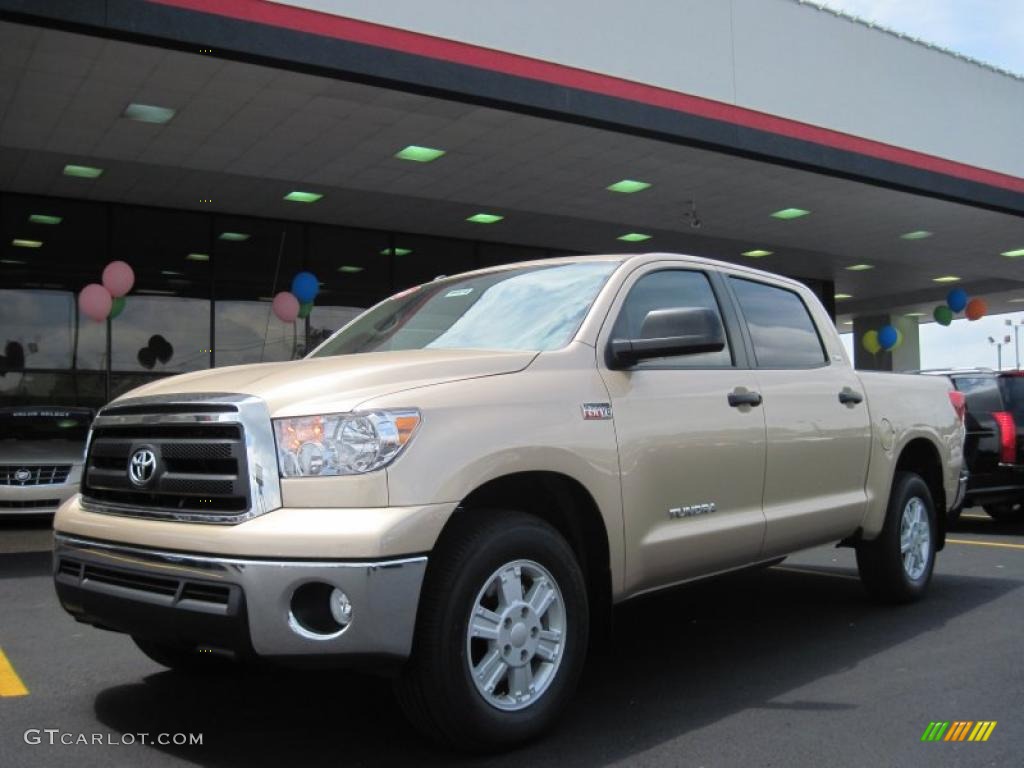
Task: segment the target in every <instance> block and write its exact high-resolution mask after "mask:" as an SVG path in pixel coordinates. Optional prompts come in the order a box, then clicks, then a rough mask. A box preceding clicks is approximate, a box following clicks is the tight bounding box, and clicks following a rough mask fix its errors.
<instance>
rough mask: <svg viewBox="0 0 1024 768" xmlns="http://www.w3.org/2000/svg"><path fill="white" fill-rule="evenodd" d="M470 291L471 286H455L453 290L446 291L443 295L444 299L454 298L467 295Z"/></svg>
mask: <svg viewBox="0 0 1024 768" xmlns="http://www.w3.org/2000/svg"><path fill="white" fill-rule="evenodd" d="M472 292H473V289H472V288H456V289H455V290H453V291H448V293H446V294H445V295H444V297H445V298H446V299H454V298H455V297H456V296H468V295H469V294H471V293H472Z"/></svg>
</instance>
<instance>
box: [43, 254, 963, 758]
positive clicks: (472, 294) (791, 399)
mask: <svg viewBox="0 0 1024 768" xmlns="http://www.w3.org/2000/svg"><path fill="white" fill-rule="evenodd" d="M951 390H952V387H951V385H950V383H949V381H948V380H946V379H941V378H935V377H923V376H909V375H906V376H905V375H898V374H882V373H858V372H855V371H854V370H853V368H852V367H851V364H850V360H849V358H848V357H847V355H846V353H845V352H844V349H843V345H842V343H841V341H840V338H839V336H838V335H837V333H836V331H835V328H834V327H833V324H832V322H831V320H830V318H829V316H828V314H827V312H826V310H825V309H824V308H823V306H822V305H821V303H820V302H819V301H818V299H817V298H816V297H815V296H814V294H813V293H812V292H811V291H810V290H809V289H808V288H807V287H806V286H804V285H803V284H801V283H799V282H796V281H794V280H789V279H786V278H783V277H779V276H777V275H772V274H768V273H765V272H761V271H757V270H753V269H747V268H743V267H740V266H735V265H731V264H726V263H720V262H715V261H710V260H706V259H701V258H697V257H691V256H681V255H672V254H661V253H654V254H646V255H631V256H590V257H580V258H568V259H551V260H545V261H535V262H524V263H517V264H512V265H506V266H503V267H497V268H493V269H484V270H480V271H476V272H470V273H467V274H463V275H459V276H456V277H449V278H442V279H437V280H435V281H433V282H430V283H427V284H424V285H420V286H417V287H415V288H412V289H409V290H406V291H403V292H401V293H399V294H397V295H395V296H393V297H391V298H389V299H387V300H385V301H383V302H381V303H379V304H377V305H376V306H374V307H372V308H371V309H369V310H367V311H366V312H364V313H363V314H361V315H360V316H359V317H357V318H356V319H355V320H353V321H352V322H351V323H349V324H348V325H346V326H345V327H344V328H342V329H341V330H340V331H338V332H337V333H335V334H334V335H333V336H331V337H330V338H329V339H328V340H327V341H325V342H324V343H323V344H322V345H320V346H319V347H318V348H316V349H315V350H314V351H313V352H312V353H311V354H309V356H308V357H306V358H305V359H303V360H297V361H292V362H281V363H264V364H256V365H243V366H235V367H229V368H218V369H211V370H206V371H200V372H195V373H189V374H185V375H181V376H175V377H173V378H167V379H163V380H160V381H157V382H153V383H150V384H147V385H145V386H143V387H141V388H139V389H136V390H135V391H133V392H131V393H129V394H127V395H125V396H124V397H121V398H119V399H117V400H115V401H113V402H112V403H110V404H109V405H107V406H106V407H105V408H103V409H102V411H101V412H100V413H99V415H98V417H97V418H96V420H95V422H94V424H93V426H92V431H91V435H90V437H89V444H88V452H87V461H86V469H85V474H84V477H83V480H82V485H81V492H80V494H79V495H76V496H75V497H73V498H72V499H70V500H68V501H67V502H66V503H64V504H63V505H62V506H61V508H60V510H59V512H58V514H57V516H56V519H55V529H56V533H55V556H54V578H55V583H56V590H57V593H58V595H59V598H60V602H61V604H62V605H63V607H64V609H65V610H66V611H67V612H68V613H70V614H71V615H72V616H73V617H74V618H75V619H77V620H78V621H81V622H85V623H87V624H92V625H95V626H97V627H101V628H103V629H108V630H114V631H117V632H123V633H127V634H129V635H131V637H132V638H133V639H134V641H135V643H136V645H137V646H138V647H139V648H140V649H141V651H142V652H143V653H145V654H146V655H148V656H149V657H151V658H152V659H154V660H155V661H157V662H159V663H160V664H162V665H165V666H167V667H169V668H171V669H173V670H179V671H184V672H194V671H196V670H199V671H202V670H204V669H209V670H210V671H211V672H212V671H213V669H214V667H217V668H220V667H221V666H222V665H228V666H233V665H245V664H251V663H256V662H259V661H272V662H278V663H296V662H305V663H306V664H309V663H314V664H322V665H336V664H339V663H340V664H349V665H358V666H363V667H373V668H374V669H382V670H387V671H388V672H389V673H390V674H391V676H392V677H393V678H394V680H395V685H396V690H397V693H398V698H399V700H400V702H401V704H402V706H403V708H404V710H405V711H406V713H407V714H408V716H409V717H410V719H411V720H412V721H413V722H414V723H415V724H416V725H417V726H418V727H419V728H421V729H422V730H423V731H425V732H426V733H428V734H429V735H432V736H433V737H435V738H437V739H439V740H441V741H443V742H445V743H447V744H450V745H453V746H455V747H458V748H465V749H475V750H485V749H496V748H504V747H508V746H510V745H514V744H517V743H521V742H523V741H525V740H527V739H531V738H534V737H536V736H538V735H539V734H540V733H541V732H543V731H544V730H545V729H547V728H548V727H549V726H551V724H552V723H553V721H554V720H555V719H556V717H557V715H559V714H560V713H561V712H562V711H563V710H565V709H566V707H567V704H568V702H569V699H570V697H571V696H572V694H573V691H574V688H575V686H576V683H577V680H578V678H579V676H580V673H581V670H582V669H583V666H584V660H585V657H586V655H587V650H588V647H590V642H591V641H592V640H595V639H598V638H607V637H608V633H609V631H610V625H611V623H612V617H613V610H612V608H613V606H614V605H615V604H617V603H621V602H623V601H625V600H629V599H631V598H634V597H636V596H638V595H642V594H644V593H647V592H651V591H653V590H658V589H664V588H666V587H670V586H673V585H677V584H682V583H684V582H688V581H692V580H695V579H700V578H704V577H708V576H711V575H715V574H721V573H725V572H728V571H733V570H737V569H742V568H748V567H750V566H756V565H761V564H770V563H773V562H777V561H778V560H779V559H781V558H783V557H785V556H786V555H789V554H790V553H793V552H796V551H797V550H802V549H805V548H808V547H816V546H819V545H822V544H828V543H836V542H839V543H840V544H842V545H844V546H849V547H853V548H854V549H855V550H856V559H857V565H858V568H859V571H860V575H861V578H862V580H863V583H864V585H865V587H866V588H867V591H868V592H869V593H870V594H871V595H873V596H874V597H876V598H878V599H880V600H883V601H889V602H907V601H912V600H916V599H918V598H920V597H921V596H922V595H923V594H924V593H925V591H926V589H927V587H928V584H929V580H930V578H931V575H932V568H933V566H934V563H935V556H936V552H937V551H939V550H941V549H942V546H943V543H944V537H945V533H946V531H945V521H946V514H945V513H946V512H947V511H948V510H949V509H952V508H955V507H956V506H957V505H958V504H959V502H960V498H961V496H962V494H963V492H964V484H965V475H964V474H963V473H962V471H961V467H962V462H963V456H962V446H963V440H964V426H963V398H962V396H961V395H960V394H959V393H957V392H951ZM680 641H681V642H685V638H681V639H680ZM611 642H614V639H612V641H611Z"/></svg>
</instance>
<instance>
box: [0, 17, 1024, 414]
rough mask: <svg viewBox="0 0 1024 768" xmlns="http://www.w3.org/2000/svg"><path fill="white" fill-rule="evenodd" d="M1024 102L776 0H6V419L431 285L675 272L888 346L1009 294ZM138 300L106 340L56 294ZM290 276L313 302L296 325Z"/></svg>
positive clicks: (1011, 91)
mask: <svg viewBox="0 0 1024 768" xmlns="http://www.w3.org/2000/svg"><path fill="white" fill-rule="evenodd" d="M1022 131H1024V79H1022V78H1021V77H1019V76H1017V75H1014V74H1012V73H1008V72H1004V71H1000V70H998V69H996V68H993V67H990V66H987V65H985V64H982V63H979V62H976V61H973V60H970V59H966V58H963V57H960V56H957V55H955V54H953V53H951V52H949V51H945V50H941V49H938V48H936V47H933V46H930V45H927V44H925V43H923V42H920V41H917V40H913V39H909V38H907V37H903V36H900V35H898V34H894V33H893V32H890V31H888V30H884V29H879V28H876V27H873V26H872V25H870V24H868V23H866V22H863V21H861V20H858V19H855V18H851V17H848V16H844V15H841V14H837V13H834V12H832V11H830V10H826V9H822V8H820V7H818V6H817V5H816V4H814V3H810V2H798V1H797V0H675V1H674V2H658V1H657V0H640V2H637V3H619V2H611V1H610V0H562V1H561V2H557V3H552V2H542V1H541V0H519V2H514V3H511V2H501V1H499V0H478V2H474V3H466V2H461V1H460V0H434V2H430V3H424V2H422V1H421V0H388V1H387V2H371V1H369V0H275V1H271V0H90V1H88V2H68V0H0V353H2V358H0V404H12V403H26V404H27V403H34V404H35V403H62V404H69V405H74V404H82V405H99V404H102V403H104V402H106V401H107V400H108V399H110V398H111V397H114V396H116V395H118V394H119V393H122V392H124V391H127V390H128V389H130V388H132V387H134V386H137V385H138V384H140V383H143V382H145V381H147V380H150V379H152V378H153V377H156V376H163V375H168V374H172V373H180V372H184V371H193V370H198V369H202V368H207V367H211V366H223V365H233V364H239V363H250V362H259V361H275V360H286V359H290V358H293V357H296V356H299V355H301V354H303V353H304V351H305V350H306V349H308V348H309V347H310V345H312V344H315V343H316V342H318V341H319V340H321V339H323V338H324V337H325V336H326V335H327V334H329V333H330V332H331V331H333V330H336V329H337V328H339V327H340V326H341V325H342V324H344V323H345V322H346V321H347V320H348V319H350V318H352V317H353V316H355V314H357V313H358V312H359V311H360V310H361V309H362V308H365V307H368V306H370V305H372V304H373V303H375V302H377V301H379V300H381V299H382V298H385V297H386V296H388V295H391V294H393V293H395V292H397V291H400V290H402V289H404V288H408V287H410V286H412V285H415V284H418V283H422V282H424V281H429V280H432V279H433V278H435V277H436V276H438V275H450V274H454V273H457V272H462V271H466V270H469V269H474V268H478V267H483V266H489V265H497V264H503V263H509V262H516V261H522V260H527V259H536V258H547V257H552V256H557V255H565V254H574V253H609V252H649V251H670V252H684V253H690V254H696V255H701V256H708V257H713V258H717V259H722V260H725V261H729V262H733V263H741V264H748V265H752V266H756V267H759V268H763V269H766V270H770V271H773V272H778V273H781V274H785V275H789V276H792V277H796V278H799V279H801V280H803V281H805V282H806V283H807V284H808V285H809V286H811V288H812V289H813V290H814V291H815V292H816V293H817V294H818V295H819V296H820V297H821V299H822V301H823V302H824V303H825V305H826V307H827V308H828V309H829V310H830V311H831V312H833V314H834V315H835V316H836V319H837V323H839V326H840V330H842V331H853V332H855V333H856V334H857V335H858V336H860V335H862V334H863V333H864V332H866V331H869V330H872V329H877V328H879V327H881V326H882V325H885V324H893V325H895V326H897V327H898V328H899V329H900V330H901V331H902V333H903V344H902V346H901V347H899V348H898V349H896V350H895V351H894V352H892V353H885V352H882V353H878V354H874V355H872V354H869V353H868V352H867V351H865V350H864V349H863V348H862V347H861V345H859V344H858V345H856V346H857V355H858V360H857V363H858V365H859V366H860V367H864V368H876V369H892V368H895V369H909V368H914V367H917V365H918V360H919V353H918V334H917V331H918V326H919V323H921V322H928V321H931V313H932V310H933V308H934V307H935V306H936V305H937V304H940V303H942V302H943V301H944V298H945V296H946V294H947V292H948V291H949V290H950V288H951V287H954V286H955V287H962V288H963V289H964V290H965V291H966V292H967V293H968V295H969V296H971V297H977V298H983V299H984V300H985V301H986V303H987V305H988V311H989V312H1000V311H1009V310H1013V309H1022V308H1024V307H1022V305H1021V302H1024V142H1022V141H1021V136H1022V135H1024V134H1022ZM114 260H123V261H126V262H128V263H129V264H130V265H131V266H132V268H133V270H134V273H135V276H136V280H135V285H134V287H133V289H132V291H131V292H130V293H129V294H128V296H127V297H126V302H125V304H124V307H123V309H122V310H121V311H120V314H118V315H117V316H116V317H113V318H111V319H110V320H109V321H106V322H104V321H100V322H96V321H93V320H90V319H88V318H86V317H85V316H83V315H80V313H79V311H78V309H77V304H76V295H77V293H78V292H79V291H80V290H81V289H82V288H83V287H84V286H85V285H87V284H89V283H93V282H98V281H99V279H100V275H101V273H102V271H103V268H104V266H105V265H106V264H107V263H109V262H111V261H114ZM301 271H309V272H312V273H313V274H315V275H316V277H317V279H318V280H319V282H320V293H319V295H318V296H317V298H316V302H315V305H314V306H313V308H312V309H311V311H309V313H308V316H307V317H306V318H305V319H302V320H299V321H297V322H295V323H287V324H286V323H283V322H282V321H280V320H279V319H277V318H276V317H275V316H274V315H273V314H272V312H271V304H270V299H271V297H273V296H274V295H275V294H276V293H277V292H279V291H282V290H287V289H288V287H289V285H290V283H291V279H292V277H293V276H294V275H295V274H297V273H298V272H301Z"/></svg>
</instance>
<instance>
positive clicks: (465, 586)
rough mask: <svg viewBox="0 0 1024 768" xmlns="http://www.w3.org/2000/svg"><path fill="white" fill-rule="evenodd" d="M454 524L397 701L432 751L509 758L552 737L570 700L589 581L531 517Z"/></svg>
mask: <svg viewBox="0 0 1024 768" xmlns="http://www.w3.org/2000/svg"><path fill="white" fill-rule="evenodd" d="M453 524H454V525H455V526H456V527H455V528H453V529H452V530H451V531H448V532H446V533H445V539H444V540H443V541H442V543H441V544H440V545H439V547H438V548H436V549H435V551H434V553H433V554H432V555H431V558H430V565H429V566H428V570H427V575H426V579H425V582H424V587H423V595H422V597H421V599H420V606H419V612H418V615H417V625H416V636H415V638H414V642H413V652H412V656H411V657H410V660H409V662H408V664H407V665H406V666H405V668H404V669H403V671H402V673H401V675H400V676H399V678H398V680H397V681H396V692H397V694H398V699H399V702H400V704H401V705H402V709H403V710H404V711H405V713H406V716H407V717H408V718H409V720H410V721H411V722H412V723H413V724H414V725H415V726H416V727H417V728H418V729H419V730H420V731H421V732H423V733H424V734H425V735H427V736H428V737H430V738H432V739H433V740H435V741H438V742H440V743H442V744H444V745H445V746H448V747H452V748H455V749H458V750H462V751H468V752H488V751H495V750H499V749H506V748H509V747H512V746H515V745H518V744H522V743H524V742H527V741H530V740H532V739H535V738H537V737H539V736H540V735H541V734H543V733H544V732H546V731H547V730H548V729H550V728H551V726H552V725H553V724H554V723H555V721H556V720H557V718H558V716H559V715H560V714H561V713H562V712H563V711H564V710H565V709H566V708H567V705H568V703H569V701H570V700H571V698H572V696H573V693H574V691H575V688H576V683H577V681H578V679H579V676H580V672H581V671H582V669H583V663H584V660H585V656H586V649H587V635H588V631H589V606H588V603H587V591H586V586H585V583H584V578H583V573H582V571H581V569H580V566H579V564H578V562H577V560H576V557H575V555H574V553H573V551H572V548H571V547H570V546H569V544H568V543H567V542H566V540H565V539H564V538H563V537H562V536H561V534H559V533H558V531H556V530H555V529H554V528H553V527H552V526H550V525H548V524H547V523H546V522H544V521H543V520H540V519H539V518H536V517H534V516H532V515H527V514H523V513H521V512H506V511H500V510H474V511H473V512H472V513H471V516H467V517H466V518H463V519H461V520H456V521H455V522H454V523H453ZM516 569H518V570H516ZM502 576H505V577H508V579H507V581H505V582H502V580H501V577H502ZM517 582H518V584H519V587H520V589H521V594H522V599H518V600H517V593H516V583H517ZM502 583H507V584H508V585H509V588H508V590H507V591H506V589H505V587H501V586H500V585H501V584H502ZM542 595H543V596H544V597H545V598H546V600H544V601H541V600H540V598H541V596H542ZM531 598H532V600H531ZM527 602H530V603H531V605H537V606H539V607H540V608H542V610H539V611H534V610H533V609H532V608H529V609H527ZM480 609H486V612H484V611H481V610H480ZM471 614H472V615H473V616H472V618H474V619H475V625H476V626H475V634H476V635H477V636H476V637H470V634H469V633H470V619H471ZM481 635H489V636H490V637H483V636H481ZM503 668H504V671H503ZM526 670H529V674H527V672H526ZM474 672H476V674H474ZM488 673H490V674H488ZM531 676H532V685H533V686H534V687H533V689H530V688H528V687H527V686H526V685H525V680H527V679H529V678H530V677H531ZM478 681H479V682H478ZM488 683H489V685H488ZM517 692H522V693H524V694H525V695H524V696H523V697H521V698H517V697H516V695H515V694H516V693H517Z"/></svg>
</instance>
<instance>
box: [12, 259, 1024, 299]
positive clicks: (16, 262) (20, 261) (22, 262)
mask: <svg viewBox="0 0 1024 768" xmlns="http://www.w3.org/2000/svg"><path fill="white" fill-rule="evenodd" d="M27 263H28V262H25V261H22V260H21V259H0V264H27ZM1011 301H1012V299H1011Z"/></svg>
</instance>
